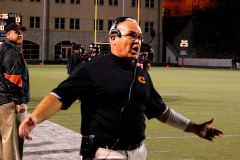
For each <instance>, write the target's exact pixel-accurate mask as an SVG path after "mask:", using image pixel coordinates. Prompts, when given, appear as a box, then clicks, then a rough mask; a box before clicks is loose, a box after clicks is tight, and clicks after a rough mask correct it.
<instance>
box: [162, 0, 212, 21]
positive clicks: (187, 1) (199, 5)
mask: <svg viewBox="0 0 240 160" xmlns="http://www.w3.org/2000/svg"><path fill="white" fill-rule="evenodd" d="M215 3H216V0H163V13H164V15H163V16H164V17H183V16H191V15H193V14H194V13H195V12H196V11H197V10H199V9H204V8H205V7H214V6H215Z"/></svg>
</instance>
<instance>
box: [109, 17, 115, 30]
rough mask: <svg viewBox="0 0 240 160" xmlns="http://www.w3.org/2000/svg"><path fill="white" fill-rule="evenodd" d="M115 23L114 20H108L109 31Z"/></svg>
mask: <svg viewBox="0 0 240 160" xmlns="http://www.w3.org/2000/svg"><path fill="white" fill-rule="evenodd" d="M113 23H114V20H108V30H109V31H110V29H111V27H112V25H113Z"/></svg>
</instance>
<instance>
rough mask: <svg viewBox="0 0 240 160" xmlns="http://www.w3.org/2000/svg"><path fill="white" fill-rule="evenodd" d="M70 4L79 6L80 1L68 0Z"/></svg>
mask: <svg viewBox="0 0 240 160" xmlns="http://www.w3.org/2000/svg"><path fill="white" fill-rule="evenodd" d="M70 3H71V4H80V0H70Z"/></svg>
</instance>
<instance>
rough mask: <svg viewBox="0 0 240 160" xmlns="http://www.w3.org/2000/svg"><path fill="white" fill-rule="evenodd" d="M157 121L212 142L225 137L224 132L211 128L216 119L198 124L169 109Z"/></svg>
mask: <svg viewBox="0 0 240 160" xmlns="http://www.w3.org/2000/svg"><path fill="white" fill-rule="evenodd" d="M157 119H158V120H159V121H161V122H162V123H166V124H168V125H170V126H172V127H175V128H178V129H180V130H183V131H185V132H191V133H194V134H196V135H198V136H199V137H201V138H204V139H207V140H209V141H212V142H213V141H214V139H215V138H216V137H217V136H219V137H221V136H222V135H223V132H222V131H220V130H218V129H216V128H213V127H212V126H211V124H212V123H213V121H214V118H212V120H210V121H208V122H205V123H202V124H196V123H194V122H192V121H190V120H189V119H187V118H185V117H183V116H182V115H180V114H178V113H177V112H175V111H174V110H172V109H170V108H168V109H167V111H166V112H165V113H164V114H163V115H161V116H159V117H158V118H157Z"/></svg>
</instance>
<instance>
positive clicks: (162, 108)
mask: <svg viewBox="0 0 240 160" xmlns="http://www.w3.org/2000/svg"><path fill="white" fill-rule="evenodd" d="M147 81H148V83H149V87H150V97H149V100H148V103H147V107H146V110H145V115H146V117H147V118H148V119H151V118H157V117H159V116H160V115H162V114H164V113H165V112H166V110H167V106H166V105H165V104H164V103H163V101H162V97H161V96H160V95H159V93H158V92H157V91H156V90H155V88H154V87H153V83H152V80H151V78H150V76H149V74H148V76H147Z"/></svg>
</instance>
